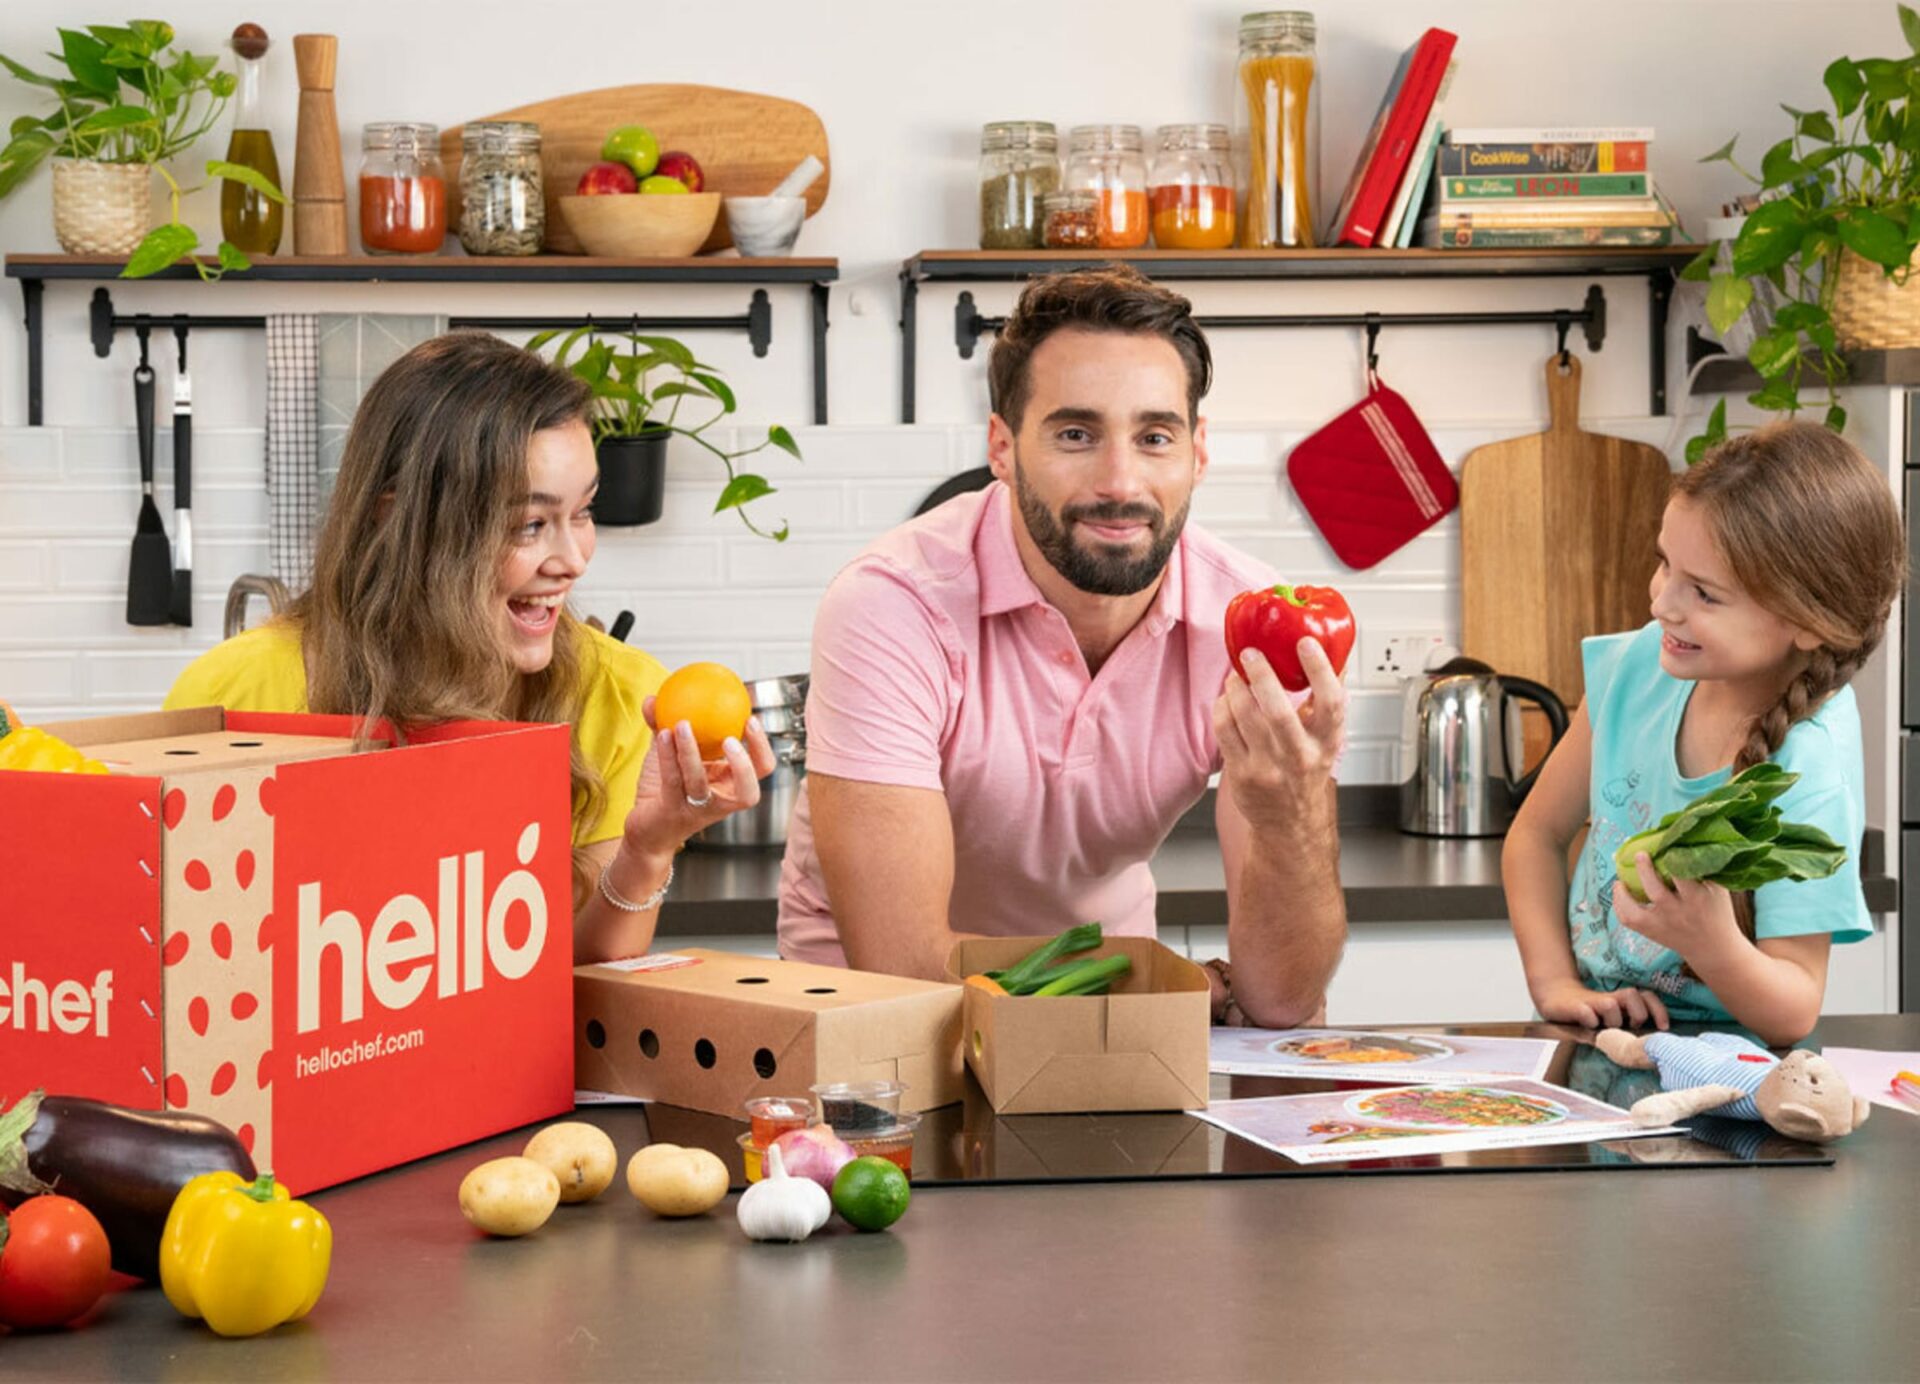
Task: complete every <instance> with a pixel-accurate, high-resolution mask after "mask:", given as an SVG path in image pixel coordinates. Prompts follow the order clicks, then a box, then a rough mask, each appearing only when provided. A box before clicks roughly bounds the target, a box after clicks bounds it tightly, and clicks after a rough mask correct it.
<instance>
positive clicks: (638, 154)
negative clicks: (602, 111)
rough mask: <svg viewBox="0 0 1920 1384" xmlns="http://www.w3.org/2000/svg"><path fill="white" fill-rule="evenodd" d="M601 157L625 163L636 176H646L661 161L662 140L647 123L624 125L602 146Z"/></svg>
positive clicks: (610, 161)
mask: <svg viewBox="0 0 1920 1384" xmlns="http://www.w3.org/2000/svg"><path fill="white" fill-rule="evenodd" d="M600 157H601V158H603V159H605V160H607V161H608V162H609V163H624V164H625V165H626V166H627V167H629V168H631V169H632V170H633V176H634V177H636V178H644V177H646V176H647V175H648V174H649V173H651V172H653V170H654V168H655V167H656V166H657V165H658V164H659V162H660V141H659V140H657V139H655V138H654V137H653V131H652V130H649V129H648V128H647V127H646V126H645V125H622V126H621V127H620V128H619V129H617V130H615V131H614V132H613V133H612V134H610V135H608V136H607V142H606V143H605V144H603V145H601V146H600Z"/></svg>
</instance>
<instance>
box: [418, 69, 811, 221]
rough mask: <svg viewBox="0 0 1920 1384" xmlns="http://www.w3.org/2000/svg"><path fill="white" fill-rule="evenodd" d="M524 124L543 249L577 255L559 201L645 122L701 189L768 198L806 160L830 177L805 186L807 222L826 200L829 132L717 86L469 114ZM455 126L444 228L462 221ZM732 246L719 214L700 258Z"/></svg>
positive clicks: (448, 143)
mask: <svg viewBox="0 0 1920 1384" xmlns="http://www.w3.org/2000/svg"><path fill="white" fill-rule="evenodd" d="M477 118H479V119H484V120H531V121H533V122H534V123H535V124H537V125H539V127H540V169H541V176H542V178H543V180H544V182H545V187H546V199H547V235H546V242H545V244H546V248H547V249H548V250H549V251H551V252H554V253H558V254H566V255H578V254H582V253H584V252H583V251H582V250H581V248H580V243H579V242H578V241H577V240H575V239H574V238H573V234H572V232H570V231H569V230H568V229H567V223H566V219H565V218H564V217H562V216H561V215H560V205H559V198H560V197H561V195H562V194H566V193H571V192H572V191H573V190H574V188H575V186H576V185H577V184H578V183H579V181H580V175H581V174H582V173H584V172H586V170H587V168H588V167H589V166H590V165H592V164H595V163H598V162H599V161H600V146H601V145H602V144H603V143H604V142H605V141H606V138H607V136H608V135H609V134H611V133H612V132H613V131H614V130H616V129H618V128H619V127H620V126H622V125H645V126H646V127H647V128H648V129H649V130H652V131H653V133H654V137H655V138H656V139H658V140H659V141H660V149H661V151H662V152H663V153H664V152H665V151H667V150H669V149H684V150H685V151H686V152H687V153H689V154H692V155H693V157H694V159H695V160H696V161H697V162H698V163H699V165H700V169H701V172H703V173H704V174H705V175H706V186H705V187H704V188H702V189H701V190H702V191H704V192H719V193H725V194H727V195H729V196H733V197H758V196H764V195H765V194H766V193H769V192H772V191H773V189H774V188H775V187H776V186H778V185H779V182H780V180H781V179H782V178H784V177H786V176H787V174H788V173H790V172H792V171H793V166H794V165H795V164H797V163H799V162H800V160H802V159H804V158H805V157H806V156H807V155H808V154H812V155H813V156H814V157H815V158H817V159H819V160H820V162H821V163H823V164H826V165H827V169H828V171H827V172H825V173H822V174H821V175H820V176H819V177H818V178H816V179H815V180H814V184H813V186H812V187H810V188H808V189H807V215H808V216H812V215H813V214H814V213H815V212H817V211H819V210H820V207H821V204H822V203H824V202H825V201H826V200H827V184H828V183H829V182H830V181H831V179H832V176H833V173H832V164H831V162H830V161H829V160H828V158H827V127H826V126H825V125H823V124H821V123H820V117H819V116H818V115H816V114H815V113H814V112H813V111H812V110H811V109H810V108H809V107H806V106H803V105H801V104H800V103H799V102H798V101H788V100H784V99H782V98H781V97H778V96H762V95H759V94H758V93H756V92H751V91H728V90H726V89H725V88H722V87H710V86H691V85H642V86H622V87H604V88H602V89H601V90H599V91H582V92H576V93H575V94H573V95H571V96H556V97H553V98H551V99H549V100H546V101H536V102H534V103H533V104H532V105H530V106H516V107H514V108H513V109H512V110H508V111H500V112H498V113H496V114H494V115H488V116H481V117H477ZM463 128H464V127H463V126H459V125H456V126H454V127H453V128H452V129H450V130H447V131H446V132H445V133H443V134H442V135H441V136H440V161H441V162H442V163H443V164H445V165H446V170H447V199H448V211H447V215H448V224H449V225H458V224H459V221H460V134H461V131H462V129H463ZM731 244H733V238H732V237H731V236H729V235H728V234H727V218H726V215H725V214H724V213H722V215H721V216H720V217H719V219H718V220H716V221H715V222H714V223H713V234H712V235H710V236H708V237H707V241H706V244H704V245H702V246H701V247H700V253H701V254H707V253H709V252H710V251H713V250H724V249H725V248H726V247H727V246H729V245H731Z"/></svg>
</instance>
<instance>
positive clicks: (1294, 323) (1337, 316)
mask: <svg viewBox="0 0 1920 1384" xmlns="http://www.w3.org/2000/svg"><path fill="white" fill-rule="evenodd" d="M1193 320H1194V321H1196V322H1198V323H1199V324H1200V325H1201V326H1202V327H1204V328H1206V329H1207V330H1208V331H1219V330H1223V329H1225V330H1231V329H1235V328H1248V327H1258V328H1264V329H1282V330H1285V329H1293V328H1301V327H1361V328H1364V329H1365V330H1366V333H1367V358H1368V360H1369V362H1371V361H1372V360H1373V359H1374V357H1375V354H1376V352H1375V343H1376V342H1377V341H1378V339H1379V336H1380V333H1381V332H1382V331H1383V330H1385V329H1386V328H1388V327H1396V328H1397V327H1507V326H1549V327H1552V328H1554V329H1555V331H1556V333H1557V338H1556V343H1555V345H1556V349H1557V350H1559V351H1560V352H1561V354H1563V355H1564V354H1565V353H1566V349H1567V333H1568V332H1569V331H1571V330H1572V329H1573V328H1574V327H1576V326H1578V327H1579V328H1580V329H1581V332H1582V335H1584V336H1585V338H1586V342H1587V349H1588V350H1590V351H1598V350H1600V349H1601V347H1602V346H1604V345H1605V344H1606V340H1607V295H1606V293H1605V291H1604V290H1602V289H1601V287H1600V285H1599V284H1589V285H1588V286H1587V296H1586V299H1585V300H1584V301H1583V302H1582V304H1581V306H1580V307H1579V308H1578V309H1572V308H1543V309H1538V310H1534V311H1528V312H1311V313H1284V314H1279V315H1272V314H1234V315H1232V316H1227V317H1195V318H1194V319H1193ZM1006 325H1007V319H1006V318H1004V317H986V316H982V315H981V313H980V310H979V309H978V308H977V307H976V306H975V304H974V301H973V294H972V293H970V292H968V291H966V290H964V289H963V290H961V292H960V295H959V297H958V298H957V299H956V300H955V302H954V306H953V341H954V345H955V346H957V347H958V348H959V351H960V358H961V359H962V360H971V359H972V358H973V352H974V347H975V345H976V343H978V341H979V340H980V338H981V337H982V336H986V335H989V334H998V333H999V332H1000V331H1001V329H1002V328H1004V327H1005V326H1006Z"/></svg>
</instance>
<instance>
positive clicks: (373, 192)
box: [360, 120, 447, 255]
mask: <svg viewBox="0 0 1920 1384" xmlns="http://www.w3.org/2000/svg"><path fill="white" fill-rule="evenodd" d="M360 150H361V154H360V247H361V248H362V249H363V250H365V251H366V252H367V253H368V254H370V255H434V254H438V253H439V252H440V245H441V242H442V241H444V240H445V239H446V238H447V176H446V172H445V170H444V169H442V168H441V166H440V130H439V127H438V126H435V125H427V124H421V123H419V122H415V121H406V120H391V121H386V120H383V121H376V122H374V123H372V124H370V125H368V126H366V128H365V129H364V130H363V131H362V132H361V136H360Z"/></svg>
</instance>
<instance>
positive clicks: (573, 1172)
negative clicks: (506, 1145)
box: [523, 1120, 620, 1202]
mask: <svg viewBox="0 0 1920 1384" xmlns="http://www.w3.org/2000/svg"><path fill="white" fill-rule="evenodd" d="M523 1152H524V1154H525V1156H526V1157H528V1158H531V1159H532V1160H533V1161H534V1162H536V1163H539V1164H542V1165H544V1166H545V1167H547V1168H549V1169H551V1170H552V1172H553V1175H554V1176H555V1177H557V1178H559V1179H560V1200H561V1201H564V1202H576V1201H592V1200H593V1199H594V1198H595V1197H597V1196H599V1195H600V1194H601V1193H602V1192H604V1191H606V1190H607V1184H608V1183H610V1182H612V1181H613V1175H614V1173H615V1172H616V1171H618V1170H619V1167H620V1154H619V1151H618V1150H617V1149H615V1148H614V1146H613V1140H611V1139H609V1138H608V1137H607V1134H606V1131H605V1130H603V1129H601V1128H600V1126H598V1125H590V1124H582V1123H581V1122H579V1121H578V1120H566V1121H563V1122H562V1123H560V1124H550V1125H548V1126H547V1127H546V1128H545V1129H543V1130H541V1131H540V1132H539V1133H537V1134H535V1135H534V1136H533V1137H532V1138H531V1139H529V1140H527V1147H526V1148H525V1149H524V1150H523Z"/></svg>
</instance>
